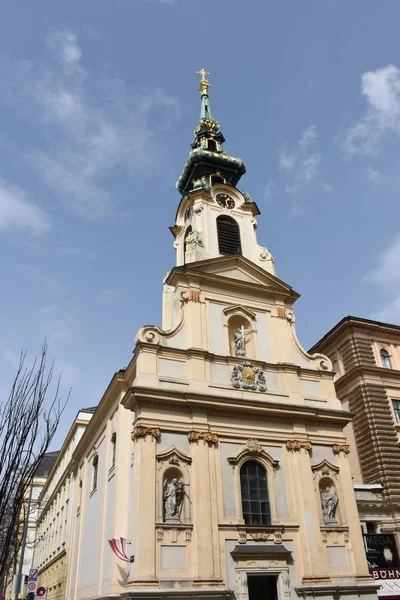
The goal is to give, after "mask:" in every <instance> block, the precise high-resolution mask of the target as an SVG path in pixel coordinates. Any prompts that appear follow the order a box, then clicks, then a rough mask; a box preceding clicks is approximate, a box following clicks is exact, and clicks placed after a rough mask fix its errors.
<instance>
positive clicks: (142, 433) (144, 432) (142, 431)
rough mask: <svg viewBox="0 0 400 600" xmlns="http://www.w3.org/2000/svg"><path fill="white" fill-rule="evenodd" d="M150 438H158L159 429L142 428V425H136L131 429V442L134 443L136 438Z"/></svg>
mask: <svg viewBox="0 0 400 600" xmlns="http://www.w3.org/2000/svg"><path fill="white" fill-rule="evenodd" d="M148 435H149V436H151V437H152V438H158V437H159V436H160V429H159V428H158V427H144V426H143V425H136V427H134V428H133V431H132V434H131V438H132V441H134V442H135V441H136V440H137V439H138V438H141V437H144V438H145V437H147V436H148Z"/></svg>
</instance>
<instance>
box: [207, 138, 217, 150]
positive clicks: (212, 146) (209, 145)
mask: <svg viewBox="0 0 400 600" xmlns="http://www.w3.org/2000/svg"><path fill="white" fill-rule="evenodd" d="M207 148H208V149H209V150H210V152H216V151H217V143H216V142H215V141H214V140H207Z"/></svg>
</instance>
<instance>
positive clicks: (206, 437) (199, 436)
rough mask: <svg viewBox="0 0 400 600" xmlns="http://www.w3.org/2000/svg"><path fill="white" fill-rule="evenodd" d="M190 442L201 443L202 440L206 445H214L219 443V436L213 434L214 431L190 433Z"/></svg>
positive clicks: (193, 431)
mask: <svg viewBox="0 0 400 600" xmlns="http://www.w3.org/2000/svg"><path fill="white" fill-rule="evenodd" d="M188 438H189V442H196V443H199V441H200V440H203V442H204V443H206V444H209V445H210V446H211V445H212V444H217V443H218V434H216V433H213V432H212V431H195V430H192V431H189V433H188Z"/></svg>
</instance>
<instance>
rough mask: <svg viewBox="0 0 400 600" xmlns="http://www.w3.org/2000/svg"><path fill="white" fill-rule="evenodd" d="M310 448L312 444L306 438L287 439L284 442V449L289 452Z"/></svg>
mask: <svg viewBox="0 0 400 600" xmlns="http://www.w3.org/2000/svg"><path fill="white" fill-rule="evenodd" d="M311 448H312V444H311V442H309V441H308V440H288V441H287V442H286V450H288V451H289V452H300V451H301V450H304V451H305V452H310V450H311Z"/></svg>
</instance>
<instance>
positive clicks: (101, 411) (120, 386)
mask: <svg viewBox="0 0 400 600" xmlns="http://www.w3.org/2000/svg"><path fill="white" fill-rule="evenodd" d="M128 389H129V386H128V384H127V382H126V379H125V373H124V372H120V371H119V372H118V373H115V375H114V376H113V378H112V379H111V381H110V383H109V384H108V387H107V389H106V391H105V392H104V394H103V397H102V399H101V400H100V402H99V405H98V407H97V409H96V412H95V413H94V415H93V417H92V418H91V420H90V421H89V424H88V426H87V427H86V429H85V431H84V433H83V435H82V437H81V439H80V440H79V443H78V445H77V446H76V448H75V450H74V452H73V454H72V457H71V461H72V462H78V461H79V460H80V459H81V458H82V456H83V454H84V452H85V450H86V449H87V447H88V446H89V445H90V444H91V443H92V434H93V433H95V432H96V431H98V429H99V425H100V423H101V422H102V421H103V419H104V417H105V416H106V415H107V413H108V412H109V410H110V406H109V403H108V401H109V400H110V399H111V398H113V396H117V395H118V394H119V393H120V392H123V391H127V390H128Z"/></svg>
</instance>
